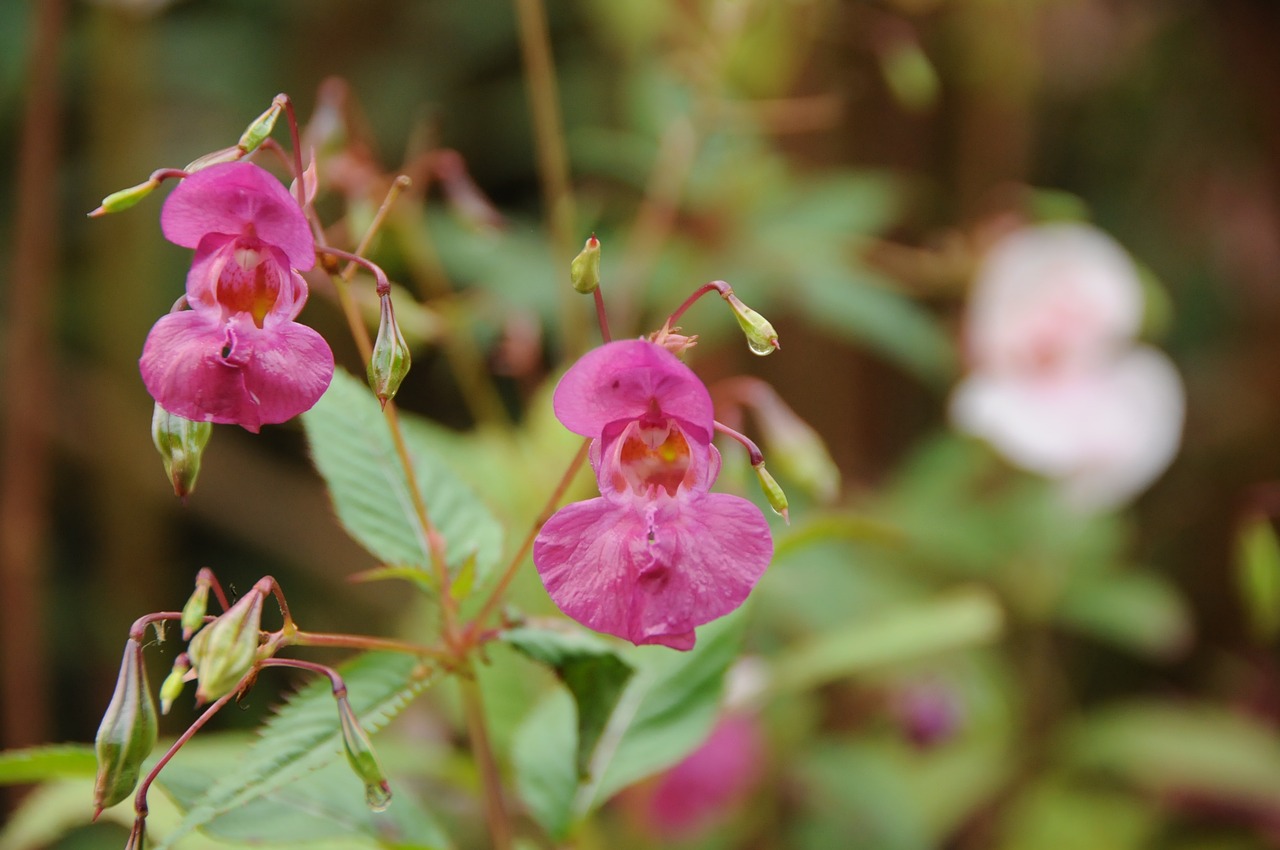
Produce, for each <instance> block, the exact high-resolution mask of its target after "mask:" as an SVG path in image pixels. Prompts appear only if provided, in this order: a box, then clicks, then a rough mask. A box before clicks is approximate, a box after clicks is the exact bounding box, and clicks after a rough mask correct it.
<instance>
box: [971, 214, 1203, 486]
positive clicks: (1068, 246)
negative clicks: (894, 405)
mask: <svg viewBox="0 0 1280 850" xmlns="http://www.w3.org/2000/svg"><path fill="white" fill-rule="evenodd" d="M1142 307H1143V298H1142V287H1141V283H1140V281H1139V279H1138V273H1137V269H1136V268H1135V267H1134V265H1133V263H1132V261H1131V260H1130V259H1129V257H1128V255H1126V254H1125V252H1124V250H1123V249H1122V248H1120V246H1119V245H1117V244H1116V243H1115V242H1114V241H1113V240H1111V239H1110V237H1108V236H1106V235H1105V234H1103V233H1102V232H1100V231H1098V230H1095V229H1093V228H1089V227H1085V226H1082V225H1050V226H1042V227H1035V228H1027V229H1024V230H1021V231H1018V232H1015V233H1013V234H1011V235H1009V236H1007V237H1006V238H1005V239H1004V240H1002V241H1001V242H1000V243H998V244H997V245H996V246H995V247H994V248H993V249H992V250H991V252H990V254H989V255H988V256H987V258H986V260H985V262H984V264H983V266H982V268H981V269H980V270H979V273H978V277H977V280H976V282H975V285H974V291H973V295H972V299H971V301H970V305H969V312H968V315H967V317H966V325H965V333H966V337H965V339H966V345H967V347H968V353H969V357H970V369H971V371H970V374H969V376H968V377H967V378H966V379H965V380H964V381H962V382H961V384H960V385H959V386H958V387H957V388H956V391H955V394H954V395H953V397H952V400H951V418H952V421H953V423H954V424H955V426H956V427H957V428H959V429H960V430H962V431H965V432H968V433H970V434H973V435H975V436H978V437H981V438H983V439H985V440H987V441H989V442H990V443H991V444H992V445H993V446H994V447H995V448H996V449H997V450H998V451H1000V452H1001V453H1002V454H1004V455H1005V456H1006V457H1007V458H1008V459H1009V460H1010V461H1011V462H1013V463H1014V464H1017V465H1018V466H1021V467H1023V468H1025V469H1027V470H1030V471H1032V472H1036V473H1039V474H1041V475H1044V476H1046V477H1049V478H1053V479H1056V480H1058V481H1060V482H1061V484H1062V487H1063V493H1064V496H1065V498H1066V499H1067V501H1068V502H1069V503H1070V504H1072V505H1073V506H1075V507H1077V508H1080V509H1082V510H1105V509H1108V508H1113V507H1116V506H1118V505H1121V504H1123V503H1124V502H1126V501H1128V500H1129V499H1130V498H1132V497H1133V496H1135V495H1136V494H1137V493H1139V492H1141V491H1142V490H1143V489H1145V488H1146V487H1147V486H1148V485H1149V484H1150V483H1151V482H1152V481H1153V480H1155V478H1156V477H1157V476H1159V475H1160V473H1161V472H1163V471H1164V469H1165V467H1167V466H1168V465H1169V462H1170V461H1171V460H1172V459H1173V457H1174V455H1175V454H1176V452H1177V449H1178V443H1179V441H1180V438H1181V434H1182V420H1183V407H1184V401H1183V390H1182V382H1181V380H1180V379H1179V377H1178V373H1177V371H1176V370H1175V369H1174V366H1173V363H1172V362H1171V361H1170V360H1169V358H1168V357H1166V356H1165V355H1164V354H1163V353H1161V352H1159V351H1157V350H1155V349H1154V348H1151V347H1149V346H1145V345H1138V344H1135V343H1134V341H1133V340H1134V337H1135V336H1136V334H1137V332H1138V329H1139V327H1140V324H1141V320H1142Z"/></svg>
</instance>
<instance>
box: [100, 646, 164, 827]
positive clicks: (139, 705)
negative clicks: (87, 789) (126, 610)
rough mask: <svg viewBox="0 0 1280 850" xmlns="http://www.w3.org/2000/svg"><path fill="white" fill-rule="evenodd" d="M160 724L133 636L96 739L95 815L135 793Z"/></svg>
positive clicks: (127, 647) (140, 648)
mask: <svg viewBox="0 0 1280 850" xmlns="http://www.w3.org/2000/svg"><path fill="white" fill-rule="evenodd" d="M158 728H159V727H158V724H157V720H156V706H155V703H154V702H152V699H151V688H150V686H149V685H148V683H147V670H146V667H145V666H144V665H143V663H142V645H141V644H140V643H138V641H136V640H134V639H133V638H130V639H129V641H128V642H127V643H126V644H125V646H124V658H123V660H122V661H121V662H120V674H119V676H118V677H117V678H116V690H115V693H113V694H112V695H111V703H110V704H109V705H108V706H107V713H106V714H104V715H103V716H102V724H101V725H100V726H99V727H98V735H97V738H95V739H94V749H95V751H96V752H97V756H98V776H97V779H96V780H95V781H94V785H93V805H94V818H97V816H98V813H100V812H101V811H102V810H103V809H105V808H107V807H108V806H114V805H115V804H116V803H118V802H120V801H121V800H123V799H124V798H125V797H128V796H129V795H130V794H131V793H133V789H134V788H135V787H136V786H137V784H138V772H139V770H140V769H141V768H142V762H143V760H144V759H145V758H146V757H147V756H148V755H150V753H151V749H152V747H154V746H155V745H156V736H157V732H158Z"/></svg>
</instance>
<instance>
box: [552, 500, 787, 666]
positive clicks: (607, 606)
mask: <svg viewBox="0 0 1280 850" xmlns="http://www.w3.org/2000/svg"><path fill="white" fill-rule="evenodd" d="M772 557H773V540H772V538H771V537H770V534H769V525H768V523H767V522H766V521H765V518H764V516H763V515H762V514H761V513H760V510H759V509H758V508H757V507H756V506H755V505H753V504H751V503H750V502H748V501H747V500H746V499H742V498H739V497H737V496H730V495H727V494H723V493H698V492H695V493H691V494H688V495H683V494H682V496H681V497H680V498H675V499H671V498H666V497H660V498H658V499H657V500H654V501H641V500H629V501H620V500H619V501H613V500H606V499H604V498H599V499H591V500H589V501H586V502H577V503H574V504H572V505H567V506H566V507H564V508H562V509H561V510H560V511H559V512H557V513H556V514H555V516H553V517H552V518H551V519H550V520H548V521H547V523H546V525H544V526H543V527H542V531H541V532H540V533H539V535H538V538H537V540H535V541H534V546H533V561H534V564H535V566H537V568H538V573H539V574H540V575H541V576H542V581H543V583H544V584H545V585H546V588H547V592H548V593H550V594H551V598H552V599H553V600H554V601H555V603H556V605H558V606H559V607H560V610H561V611H563V612H564V613H565V614H567V615H569V616H570V617H572V618H573V619H575V620H577V621H578V622H580V623H582V624H583V625H585V626H588V627H590V628H592V629H595V630H597V631H601V632H605V633H607V634H612V635H617V636H618V637H621V638H625V639H626V640H629V641H631V642H632V643H635V644H655V643H656V644H664V645H666V646H670V647H673V648H676V649H689V648H691V647H692V646H693V630H694V628H695V627H697V626H700V625H702V624H704V623H708V622H710V621H711V620H714V619H716V618H718V617H722V616H724V615H725V614H728V613H729V612H730V611H733V610H734V609H735V608H737V607H738V606H739V605H741V604H742V602H743V601H744V600H745V599H746V598H747V594H748V593H750V592H751V588H752V587H753V586H754V585H755V583H756V581H757V580H758V579H759V578H760V576H761V575H763V574H764V571H765V569H766V568H767V567H768V565H769V560H770V559H771V558H772Z"/></svg>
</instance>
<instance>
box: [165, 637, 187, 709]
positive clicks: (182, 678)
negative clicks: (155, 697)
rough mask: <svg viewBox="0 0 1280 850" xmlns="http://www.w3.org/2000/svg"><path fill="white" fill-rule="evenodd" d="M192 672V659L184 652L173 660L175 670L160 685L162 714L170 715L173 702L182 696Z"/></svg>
mask: <svg viewBox="0 0 1280 850" xmlns="http://www.w3.org/2000/svg"><path fill="white" fill-rule="evenodd" d="M190 672H191V659H190V658H188V657H187V654H186V653H185V652H184V653H182V654H181V655H179V656H178V657H177V658H175V659H174V660H173V669H172V670H170V671H169V675H168V676H165V678H164V681H163V682H161V683H160V713H161V714H168V713H169V709H171V708H173V701H174V700H176V699H177V698H178V697H180V696H181V695H182V688H183V686H184V685H186V683H187V674H188V673H190Z"/></svg>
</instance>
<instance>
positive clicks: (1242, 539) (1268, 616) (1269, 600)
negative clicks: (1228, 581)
mask: <svg viewBox="0 0 1280 850" xmlns="http://www.w3.org/2000/svg"><path fill="white" fill-rule="evenodd" d="M1236 574H1237V576H1238V580H1239V584H1240V592H1241V594H1243V596H1244V604H1245V609H1246V610H1247V611H1248V612H1249V625H1250V626H1251V627H1252V629H1253V633H1254V635H1255V636H1256V637H1257V638H1258V639H1259V640H1261V641H1273V640H1275V639H1276V638H1277V637H1280V541H1277V540H1276V532H1275V529H1274V528H1272V526H1271V520H1270V518H1268V517H1266V516H1263V515H1256V516H1251V517H1249V518H1247V519H1246V520H1245V522H1244V525H1243V526H1242V527H1241V529H1240V536H1239V537H1238V538H1237V540H1236Z"/></svg>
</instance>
